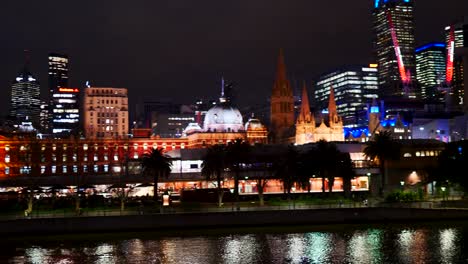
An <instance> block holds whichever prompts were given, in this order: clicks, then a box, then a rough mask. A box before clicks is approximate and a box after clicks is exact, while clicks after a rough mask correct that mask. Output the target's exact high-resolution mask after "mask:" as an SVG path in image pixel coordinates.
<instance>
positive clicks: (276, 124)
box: [270, 50, 294, 143]
mask: <svg viewBox="0 0 468 264" xmlns="http://www.w3.org/2000/svg"><path fill="white" fill-rule="evenodd" d="M270 119H271V121H270V126H271V132H272V134H273V138H272V140H273V141H274V142H275V143H280V142H286V141H288V140H289V138H290V137H292V136H294V97H293V91H292V89H291V83H290V82H289V80H288V78H287V77H286V66H285V64H284V56H283V50H280V54H279V56H278V64H277V69H276V80H275V83H274V84H273V90H272V94H271V115H270Z"/></svg>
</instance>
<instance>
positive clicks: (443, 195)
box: [440, 186, 446, 200]
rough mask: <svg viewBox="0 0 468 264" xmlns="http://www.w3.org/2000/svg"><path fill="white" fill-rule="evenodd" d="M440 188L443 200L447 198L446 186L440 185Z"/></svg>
mask: <svg viewBox="0 0 468 264" xmlns="http://www.w3.org/2000/svg"><path fill="white" fill-rule="evenodd" d="M440 189H441V190H442V200H445V189H446V188H445V186H442V187H440Z"/></svg>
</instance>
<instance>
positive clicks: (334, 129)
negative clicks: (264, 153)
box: [296, 85, 345, 145]
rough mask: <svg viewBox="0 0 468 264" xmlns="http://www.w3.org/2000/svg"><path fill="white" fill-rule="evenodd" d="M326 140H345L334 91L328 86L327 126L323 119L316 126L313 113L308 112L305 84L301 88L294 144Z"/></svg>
mask: <svg viewBox="0 0 468 264" xmlns="http://www.w3.org/2000/svg"><path fill="white" fill-rule="evenodd" d="M322 139H324V140H326V141H345V139H344V129H343V121H342V120H341V117H340V116H338V113H337V111H336V103H335V93H334V91H333V87H331V88H330V100H329V102H328V126H327V125H326V124H325V120H324V119H323V118H322V121H321V123H320V125H319V126H318V127H316V123H315V118H314V115H312V114H311V113H310V106H309V97H308V94H307V89H306V86H305V85H304V88H303V89H302V104H301V111H300V113H299V116H298V117H297V121H296V145H303V144H307V143H313V142H317V141H319V140H322Z"/></svg>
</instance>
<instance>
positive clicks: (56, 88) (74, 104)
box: [49, 53, 80, 137]
mask: <svg viewBox="0 0 468 264" xmlns="http://www.w3.org/2000/svg"><path fill="white" fill-rule="evenodd" d="M49 95H50V100H49V118H50V124H49V127H50V129H51V132H52V133H53V134H54V136H56V137H67V136H69V135H71V134H76V133H77V132H78V129H79V122H80V100H79V97H80V96H79V95H80V93H79V89H78V88H70V87H69V86H68V56H66V55H63V54H57V53H50V54H49Z"/></svg>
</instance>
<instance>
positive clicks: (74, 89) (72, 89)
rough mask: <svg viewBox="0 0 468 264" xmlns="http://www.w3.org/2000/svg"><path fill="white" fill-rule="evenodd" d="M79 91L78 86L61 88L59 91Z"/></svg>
mask: <svg viewBox="0 0 468 264" xmlns="http://www.w3.org/2000/svg"><path fill="white" fill-rule="evenodd" d="M79 91H80V90H78V88H59V92H69V93H77V92H79Z"/></svg>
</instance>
